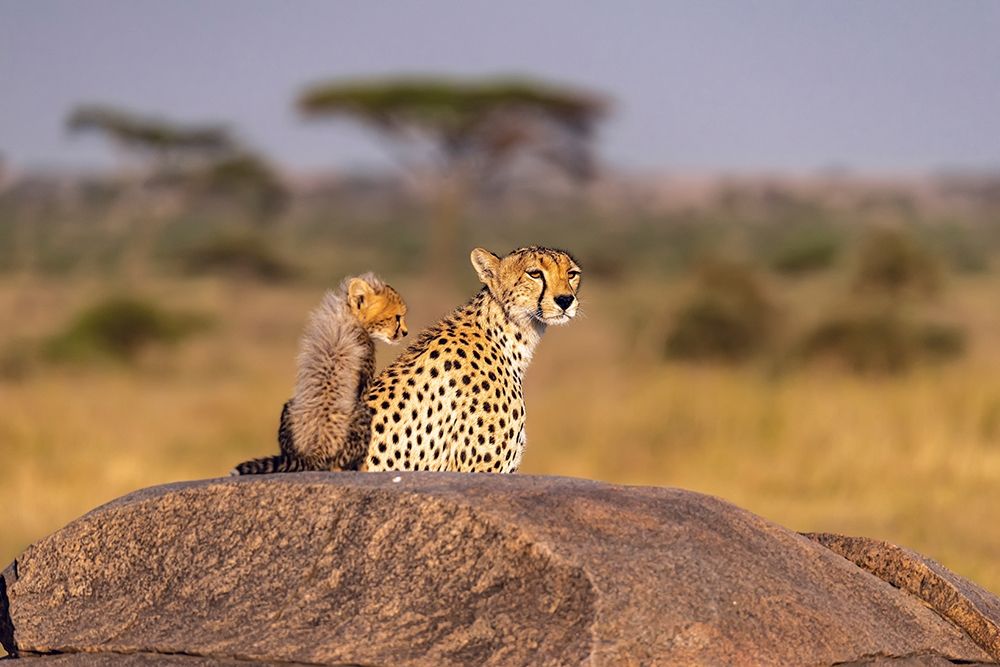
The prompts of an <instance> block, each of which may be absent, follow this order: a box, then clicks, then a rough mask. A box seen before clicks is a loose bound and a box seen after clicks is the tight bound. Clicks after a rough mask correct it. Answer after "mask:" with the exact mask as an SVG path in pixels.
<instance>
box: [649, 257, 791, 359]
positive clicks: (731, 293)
mask: <svg viewBox="0 0 1000 667" xmlns="http://www.w3.org/2000/svg"><path fill="white" fill-rule="evenodd" d="M775 316H776V311H775V308H774V306H773V305H772V303H771V301H770V299H769V298H768V297H767V294H766V292H765V290H764V287H763V285H762V284H761V282H760V281H759V279H758V278H757V276H756V275H755V274H754V273H753V271H751V270H750V269H749V268H747V267H745V266H743V265H740V264H732V263H719V262H713V263H711V264H710V265H707V266H704V267H702V269H701V271H700V274H699V287H698V291H697V292H696V293H695V294H694V295H693V296H692V298H691V299H690V300H689V301H688V302H687V303H686V304H685V305H684V306H682V307H681V308H680V310H679V311H678V312H677V313H676V315H675V317H674V322H673V326H672V328H671V330H670V332H669V334H668V336H667V340H666V353H667V356H668V357H671V358H675V359H689V360H719V361H728V362H737V361H742V360H745V359H747V358H749V357H751V356H753V355H754V354H756V353H758V352H760V351H762V350H764V349H766V348H767V347H768V346H769V345H770V343H771V339H772V337H773V334H774V330H775V326H774V325H775Z"/></svg>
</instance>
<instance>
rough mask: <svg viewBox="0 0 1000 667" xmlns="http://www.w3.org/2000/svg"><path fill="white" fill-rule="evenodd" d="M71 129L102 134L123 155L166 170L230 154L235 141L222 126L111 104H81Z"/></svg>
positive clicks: (71, 118)
mask: <svg viewBox="0 0 1000 667" xmlns="http://www.w3.org/2000/svg"><path fill="white" fill-rule="evenodd" d="M66 125H67V127H68V128H69V130H70V131H71V132H96V133H99V134H103V135H104V136H106V137H107V138H108V139H109V140H110V141H112V142H113V143H114V144H115V145H116V147H118V148H119V150H121V151H122V152H123V153H124V154H131V155H134V156H137V157H139V158H140V159H141V160H142V161H143V162H146V163H151V165H152V166H153V168H154V169H155V170H156V171H157V172H159V173H163V172H166V171H169V170H171V169H173V168H177V167H178V166H180V164H179V163H180V162H181V161H183V160H185V159H190V158H202V159H205V158H213V157H218V156H219V155H222V154H225V153H228V152H230V151H232V150H234V148H235V147H236V141H235V140H234V139H233V138H232V136H230V134H229V131H228V130H227V129H226V128H225V127H223V126H221V125H182V124H179V123H173V122H169V121H167V120H164V119H162V118H157V117H152V116H142V115H139V114H136V113H133V112H131V111H125V110H123V109H116V108H114V107H110V106H99V105H82V106H79V107H77V108H76V109H74V110H73V111H72V112H71V113H70V115H69V117H68V118H67V120H66Z"/></svg>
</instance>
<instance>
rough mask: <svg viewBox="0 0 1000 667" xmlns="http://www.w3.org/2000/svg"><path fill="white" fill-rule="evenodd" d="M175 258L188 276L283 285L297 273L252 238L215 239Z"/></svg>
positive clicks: (225, 237) (260, 242) (227, 237)
mask: <svg viewBox="0 0 1000 667" xmlns="http://www.w3.org/2000/svg"><path fill="white" fill-rule="evenodd" d="M179 254H180V261H181V265H182V267H183V269H184V270H185V271H186V272H187V273H191V274H205V273H213V274H228V275H237V276H243V277H250V278H254V279H256V280H261V281H264V282H283V281H287V280H290V279H292V278H294V277H295V276H296V275H297V273H298V272H297V271H296V269H295V267H293V266H292V265H291V264H290V263H288V262H287V261H285V260H284V259H283V258H282V257H281V256H280V255H278V254H277V253H276V252H275V251H273V250H272V249H271V248H270V247H269V246H268V245H267V244H266V243H265V242H264V241H263V240H262V239H260V238H258V237H256V236H242V235H239V236H218V237H215V238H213V239H210V240H208V241H205V242H203V243H201V244H199V245H196V246H192V247H189V248H187V249H185V250H182V251H180V253H179Z"/></svg>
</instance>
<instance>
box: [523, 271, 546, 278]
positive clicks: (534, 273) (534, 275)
mask: <svg viewBox="0 0 1000 667" xmlns="http://www.w3.org/2000/svg"><path fill="white" fill-rule="evenodd" d="M525 273H527V274H528V276H529V277H531V278H534V279H535V280H541V279H542V272H541V271H539V270H538V269H532V270H531V271H525Z"/></svg>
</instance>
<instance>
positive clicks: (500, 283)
mask: <svg viewBox="0 0 1000 667" xmlns="http://www.w3.org/2000/svg"><path fill="white" fill-rule="evenodd" d="M471 259H472V266H473V267H474V268H475V269H476V273H478V274H479V279H480V280H481V281H483V284H485V285H486V287H488V288H489V290H490V292H491V293H492V294H493V296H494V297H496V298H497V300H498V301H500V303H501V304H503V306H504V308H505V309H506V310H507V313H508V314H509V315H510V316H511V317H514V318H517V319H518V320H520V321H535V322H538V323H540V324H544V325H549V324H565V323H567V322H569V321H570V320H571V319H573V317H574V316H575V315H576V309H577V304H578V301H577V298H576V293H577V291H579V289H580V273H581V272H580V267H579V265H578V264H577V263H576V260H574V259H573V257H572V256H571V255H570V254H569V253H568V252H564V251H562V250H553V249H552V248H539V247H536V246H532V247H530V248H518V249H517V250H514V251H513V252H511V253H510V254H508V255H506V256H504V257H497V256H496V255H494V254H493V253H491V252H490V251H489V250H484V249H483V248H476V249H475V250H473V251H472V256H471Z"/></svg>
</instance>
